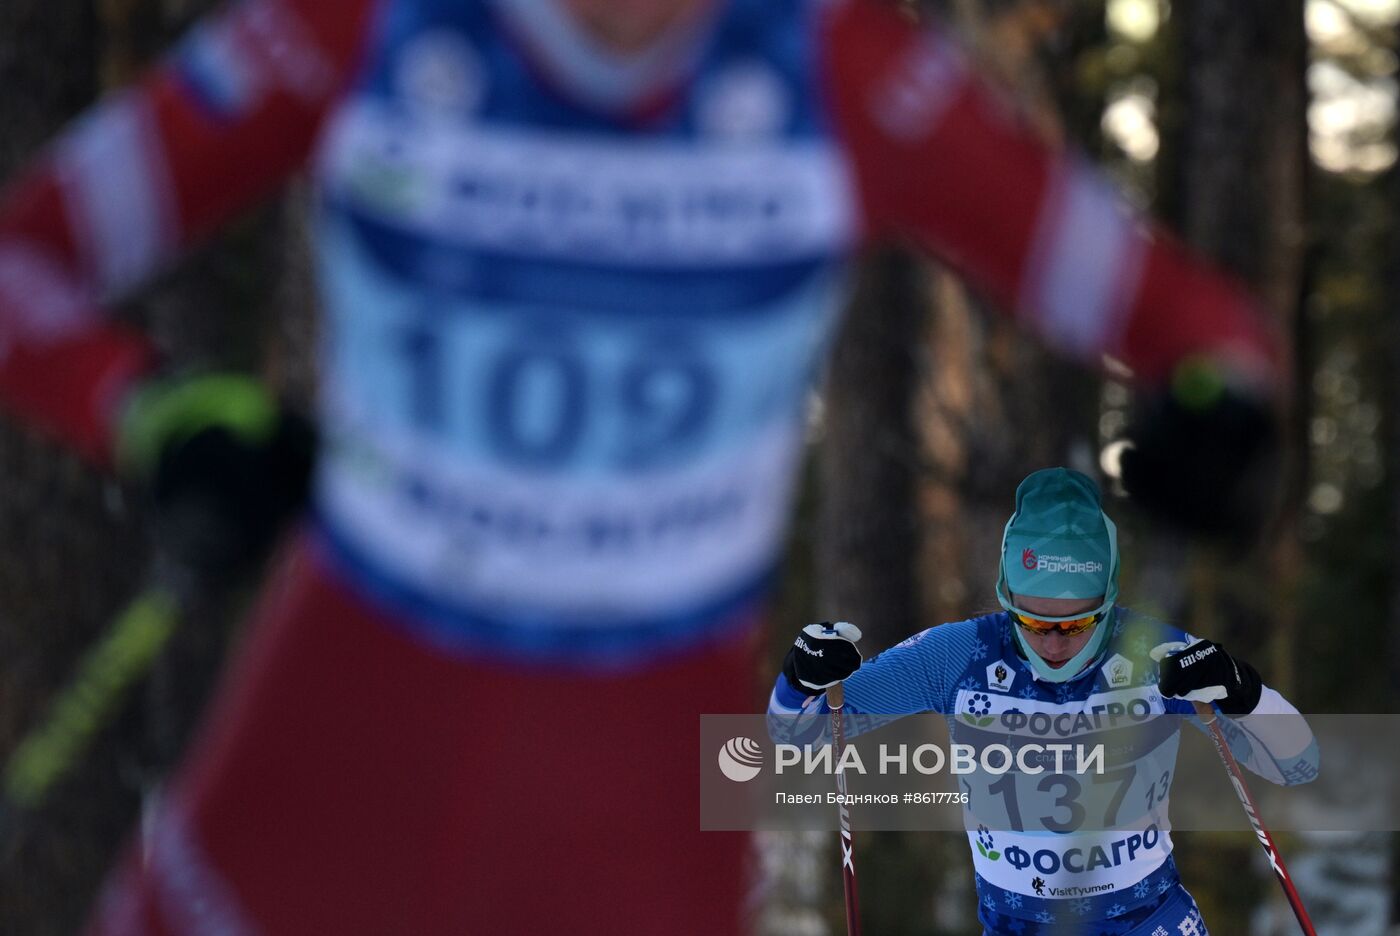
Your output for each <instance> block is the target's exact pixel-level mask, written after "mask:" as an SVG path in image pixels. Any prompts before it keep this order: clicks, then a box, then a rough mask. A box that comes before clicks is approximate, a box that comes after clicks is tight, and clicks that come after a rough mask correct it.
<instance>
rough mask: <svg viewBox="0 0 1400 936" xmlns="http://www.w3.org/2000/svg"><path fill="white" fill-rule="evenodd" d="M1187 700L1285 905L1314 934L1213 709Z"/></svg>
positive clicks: (1314, 931) (1305, 911) (1310, 921)
mask: <svg viewBox="0 0 1400 936" xmlns="http://www.w3.org/2000/svg"><path fill="white" fill-rule="evenodd" d="M1191 704H1192V705H1194V706H1195V707H1196V715H1197V716H1199V717H1200V719H1201V721H1202V723H1204V724H1205V726H1206V728H1208V729H1209V730H1210V739H1211V741H1213V742H1215V751H1216V753H1217V754H1219V755H1220V760H1221V762H1222V763H1224V764H1225V771H1226V773H1228V774H1229V775H1230V784H1231V786H1233V787H1234V788H1235V795H1236V796H1238V797H1239V798H1240V805H1241V806H1243V807H1244V814H1245V815H1246V816H1248V817H1249V824H1250V825H1252V826H1253V827H1254V835H1255V837H1256V838H1258V839H1259V844H1260V845H1261V846H1263V848H1264V854H1265V855H1266V856H1267V857H1268V859H1269V867H1270V868H1272V869H1273V872H1274V875H1275V876H1277V877H1278V882H1279V884H1280V885H1282V886H1283V895H1284V896H1285V897H1287V898H1288V905H1289V906H1290V907H1292V908H1293V915H1294V916H1296V917H1297V918H1298V925H1299V926H1301V927H1302V928H1303V933H1304V934H1305V936H1317V930H1315V929H1313V924H1312V920H1310V919H1309V918H1308V911H1307V909H1306V908H1305V907H1304V906H1303V898H1302V897H1300V896H1298V889H1297V888H1296V887H1294V886H1293V879H1292V878H1291V877H1290V876H1289V874H1288V869H1287V868H1286V867H1284V864H1283V856H1282V855H1280V854H1279V852H1278V847H1277V846H1276V845H1274V838H1273V836H1272V835H1270V834H1269V830H1268V829H1266V828H1264V820H1263V819H1262V818H1261V817H1260V815H1259V808H1258V807H1257V806H1255V804H1254V797H1253V796H1251V795H1250V793H1249V787H1248V786H1246V785H1245V782H1244V774H1243V773H1242V772H1241V771H1240V765H1239V763H1238V762H1237V761H1236V760H1235V755H1234V754H1232V753H1230V745H1229V743H1228V742H1227V741H1226V740H1225V734H1224V732H1222V731H1221V730H1220V723H1219V721H1218V720H1217V719H1216V717H1215V710H1214V709H1213V708H1211V707H1210V706H1209V705H1207V704H1205V703H1204V702H1193V703H1191Z"/></svg>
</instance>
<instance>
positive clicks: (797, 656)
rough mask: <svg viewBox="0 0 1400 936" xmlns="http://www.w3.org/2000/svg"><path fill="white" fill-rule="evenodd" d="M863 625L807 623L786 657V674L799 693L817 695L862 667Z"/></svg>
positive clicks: (839, 622)
mask: <svg viewBox="0 0 1400 936" xmlns="http://www.w3.org/2000/svg"><path fill="white" fill-rule="evenodd" d="M857 640H860V628H859V627H856V626H855V625H854V624H850V623H847V622H846V621H837V622H836V623H835V624H831V623H829V622H827V621H822V622H821V623H820V624H808V625H807V626H806V627H804V628H802V633H800V634H798V635H797V640H795V641H793V644H792V649H790V650H788V652H787V656H786V657H785V658H784V659H783V675H784V676H786V677H787V681H788V684H789V685H791V686H792V688H794V689H796V690H797V691H798V692H805V693H806V694H807V695H816V694H817V693H819V692H821V691H822V690H824V689H830V688H831V687H832V686H834V685H836V684H837V683H839V682H840V681H841V680H843V679H845V678H846V677H847V676H849V675H851V674H852V673H854V672H855V671H856V670H857V669H859V668H860V651H859V650H857V649H856V641H857Z"/></svg>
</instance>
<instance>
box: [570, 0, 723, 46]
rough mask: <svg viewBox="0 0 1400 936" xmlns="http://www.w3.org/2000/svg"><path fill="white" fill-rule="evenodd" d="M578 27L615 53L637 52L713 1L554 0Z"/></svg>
mask: <svg viewBox="0 0 1400 936" xmlns="http://www.w3.org/2000/svg"><path fill="white" fill-rule="evenodd" d="M555 3H557V4H558V5H559V6H560V7H561V8H563V9H564V11H565V12H567V13H568V14H569V15H570V16H572V17H573V19H574V22H576V23H577V24H578V25H579V26H580V27H582V28H583V29H584V31H585V32H587V33H588V34H589V35H590V36H592V37H593V39H595V40H596V41H598V42H599V43H601V44H603V45H605V46H607V47H608V48H609V49H611V50H612V51H614V52H618V53H621V54H624V55H626V54H629V53H633V52H640V51H642V50H643V49H645V48H647V47H648V46H649V45H651V44H652V43H653V42H655V41H657V40H658V39H659V38H660V37H661V36H662V35H664V34H666V33H668V32H669V31H670V30H671V29H672V28H674V27H677V26H679V25H680V24H681V23H682V22H684V21H686V20H691V21H694V20H697V19H698V18H699V14H700V13H702V12H704V11H705V10H706V9H708V8H709V7H710V6H712V5H713V4H714V3H715V0H555Z"/></svg>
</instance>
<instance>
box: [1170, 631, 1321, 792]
mask: <svg viewBox="0 0 1400 936" xmlns="http://www.w3.org/2000/svg"><path fill="white" fill-rule="evenodd" d="M1151 655H1152V658H1153V659H1154V660H1156V661H1157V664H1158V678H1157V686H1158V688H1159V689H1161V691H1162V695H1163V696H1165V697H1167V698H1169V699H1176V700H1183V701H1185V702H1190V703H1207V704H1210V705H1212V706H1214V707H1215V709H1216V710H1217V711H1218V712H1219V713H1220V716H1221V717H1220V723H1221V730H1222V732H1223V733H1224V735H1225V740H1226V741H1227V742H1228V743H1229V745H1230V752H1231V753H1232V754H1234V755H1235V760H1237V761H1239V762H1240V763H1241V764H1243V765H1245V766H1246V767H1248V768H1249V769H1250V770H1252V771H1253V772H1254V773H1256V774H1258V775H1259V776H1261V777H1263V778H1264V779H1266V780H1268V781H1269V782H1271V783H1279V784H1285V785H1293V784H1297V783H1307V782H1308V781H1309V780H1312V779H1313V778H1314V777H1316V776H1317V771H1318V763H1319V754H1318V748H1317V741H1316V740H1315V739H1314V738H1313V734H1312V729H1310V728H1309V727H1308V722H1307V719H1305V718H1303V716H1302V715H1301V714H1299V712H1298V710H1297V709H1296V708H1294V707H1293V705H1292V703H1290V702H1289V701H1288V700H1287V699H1285V698H1284V697H1283V696H1282V695H1280V694H1279V693H1278V691H1277V690H1274V689H1271V688H1270V687H1268V686H1266V685H1264V682H1263V680H1262V679H1260V678H1259V673H1258V672H1257V671H1255V669H1254V667H1252V666H1250V665H1249V664H1248V663H1246V662H1245V661H1243V660H1241V659H1239V658H1238V657H1233V656H1231V655H1230V654H1228V653H1226V652H1225V648H1224V647H1222V646H1221V645H1219V644H1217V643H1213V642H1211V641H1209V640H1198V639H1196V638H1193V637H1191V636H1189V635H1186V639H1185V640H1179V641H1169V642H1167V643H1162V644H1158V645H1157V646H1156V647H1153V648H1152V651H1151ZM1197 727H1198V728H1200V729H1202V730H1204V726H1202V725H1200V724H1197Z"/></svg>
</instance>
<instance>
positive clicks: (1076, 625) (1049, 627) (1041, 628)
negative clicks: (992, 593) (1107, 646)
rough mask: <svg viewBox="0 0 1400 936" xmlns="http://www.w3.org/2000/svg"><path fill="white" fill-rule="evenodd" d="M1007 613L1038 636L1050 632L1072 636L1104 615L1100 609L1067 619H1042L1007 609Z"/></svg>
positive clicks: (1082, 631) (1081, 631)
mask: <svg viewBox="0 0 1400 936" xmlns="http://www.w3.org/2000/svg"><path fill="white" fill-rule="evenodd" d="M1008 613H1009V614H1010V615H1011V620H1013V621H1015V622H1016V623H1017V624H1019V625H1020V626H1021V627H1022V628H1023V629H1025V630H1027V631H1030V632H1031V633H1032V634H1035V635H1036V636H1038V637H1048V636H1050V635H1051V634H1059V635H1060V636H1061V637H1074V636H1077V635H1079V634H1082V633H1084V632H1085V631H1086V630H1088V629H1089V628H1091V627H1093V626H1094V625H1095V624H1097V623H1099V621H1102V620H1103V616H1104V613H1103V612H1102V611H1098V612H1095V613H1094V614H1090V615H1088V616H1087V617H1082V618H1073V619H1072V620H1068V621H1042V620H1041V619H1040V618H1033V617H1031V616H1030V615H1027V614H1022V613H1021V612H1019V611H1008Z"/></svg>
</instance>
